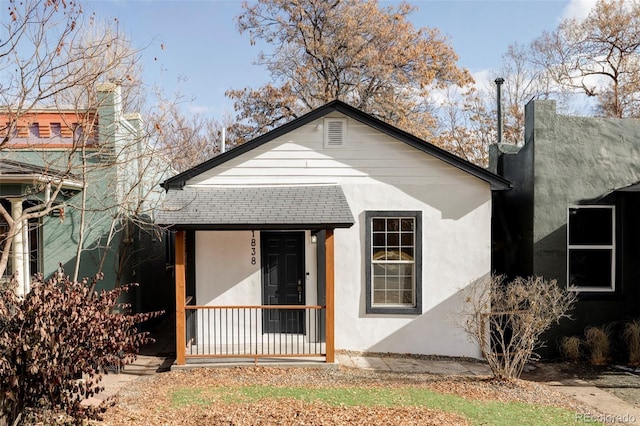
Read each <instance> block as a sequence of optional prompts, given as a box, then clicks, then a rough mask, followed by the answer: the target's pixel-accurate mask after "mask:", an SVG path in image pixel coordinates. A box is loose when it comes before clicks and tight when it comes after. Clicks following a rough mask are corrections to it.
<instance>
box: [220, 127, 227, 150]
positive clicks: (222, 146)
mask: <svg viewBox="0 0 640 426" xmlns="http://www.w3.org/2000/svg"><path fill="white" fill-rule="evenodd" d="M226 151H227V129H226V128H225V127H223V128H222V136H221V141H220V154H224V153H225V152H226Z"/></svg>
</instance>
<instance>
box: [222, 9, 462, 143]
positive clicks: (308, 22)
mask: <svg viewBox="0 0 640 426" xmlns="http://www.w3.org/2000/svg"><path fill="white" fill-rule="evenodd" d="M243 7H244V13H243V14H242V15H240V16H239V17H238V28H239V30H240V32H248V33H249V34H250V36H251V42H252V43H254V42H255V41H256V40H263V41H266V42H267V43H269V44H270V45H272V46H273V50H272V51H271V52H262V53H261V54H260V55H259V57H258V61H257V63H258V64H260V65H263V66H265V67H266V69H267V70H268V71H269V73H270V75H271V80H272V83H271V84H267V85H265V86H263V87H260V88H257V89H248V88H245V89H241V90H231V91H229V92H227V96H229V97H230V98H231V99H234V100H235V109H236V111H237V119H238V122H239V123H242V125H239V126H240V128H241V132H239V133H241V134H244V135H246V137H247V138H251V137H254V136H256V135H258V134H261V133H263V132H265V131H267V130H270V129H272V128H274V127H277V126H279V125H281V124H283V123H285V122H287V121H290V120H291V119H294V118H296V117H299V116H300V115H302V114H303V113H305V112H307V111H309V110H311V109H313V108H316V107H318V106H320V105H322V104H324V103H327V102H329V101H332V100H334V99H339V100H342V101H345V102H347V103H350V104H352V105H353V106H355V107H357V108H359V109H361V110H363V111H365V112H367V113H369V114H372V115H373V116H375V117H378V118H380V119H382V120H383V121H386V122H388V123H391V124H393V125H395V126H397V127H400V128H402V129H403V130H406V131H409V132H411V133H414V134H416V135H417V136H420V137H423V138H428V137H431V136H432V135H433V134H434V132H435V130H436V126H437V119H436V117H435V116H434V112H433V105H432V103H431V102H430V100H429V99H430V98H429V96H430V94H431V92H432V90H433V89H435V88H444V87H446V86H448V85H451V84H454V85H459V86H464V85H466V84H468V83H470V82H471V81H472V79H471V77H470V75H469V73H468V72H467V71H466V70H464V69H461V68H459V67H458V66H457V65H456V61H457V56H456V54H455V52H454V51H453V49H452V47H451V45H450V43H449V40H448V39H447V38H446V37H444V36H443V35H442V34H440V33H439V32H438V30H436V29H432V28H420V29H415V28H414V27H413V25H412V24H411V23H410V21H409V20H408V19H407V17H408V15H409V14H410V13H412V12H413V11H414V8H413V7H411V6H409V5H407V4H405V3H402V4H400V5H398V6H396V7H389V8H386V9H381V8H379V7H378V2H376V1H373V0H367V1H361V0H331V1H325V0H303V1H292V0H260V1H258V2H256V3H251V4H248V3H245V4H244V5H243Z"/></svg>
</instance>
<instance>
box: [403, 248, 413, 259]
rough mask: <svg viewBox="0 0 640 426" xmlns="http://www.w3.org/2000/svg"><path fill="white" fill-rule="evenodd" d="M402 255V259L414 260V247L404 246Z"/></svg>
mask: <svg viewBox="0 0 640 426" xmlns="http://www.w3.org/2000/svg"><path fill="white" fill-rule="evenodd" d="M400 257H401V259H402V260H413V248H409V247H403V248H402V254H401V255H400Z"/></svg>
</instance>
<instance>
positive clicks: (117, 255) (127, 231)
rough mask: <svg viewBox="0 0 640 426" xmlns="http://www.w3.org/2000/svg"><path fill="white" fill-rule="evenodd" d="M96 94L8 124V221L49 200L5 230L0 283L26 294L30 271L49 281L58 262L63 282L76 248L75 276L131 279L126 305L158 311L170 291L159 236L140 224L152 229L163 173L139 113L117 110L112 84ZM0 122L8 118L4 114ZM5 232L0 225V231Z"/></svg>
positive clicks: (114, 281) (2, 179)
mask: <svg viewBox="0 0 640 426" xmlns="http://www.w3.org/2000/svg"><path fill="white" fill-rule="evenodd" d="M97 90H98V93H97V98H98V104H97V105H98V106H97V108H94V109H88V110H85V111H78V110H77V109H59V108H53V109H52V108H49V109H39V110H32V111H29V112H28V113H26V114H24V115H22V116H21V117H20V118H19V119H18V120H17V121H16V122H15V125H14V126H11V127H9V128H8V132H9V133H8V136H9V139H8V142H6V143H5V144H4V145H3V146H2V150H0V202H2V203H3V205H4V206H5V207H6V208H7V210H8V211H9V212H10V213H11V215H12V217H14V218H18V217H20V216H21V214H22V212H24V211H26V209H29V208H33V207H37V206H39V205H43V203H44V202H45V200H50V199H51V198H50V197H55V199H54V205H55V206H57V207H56V208H55V209H54V210H53V211H51V212H50V213H49V214H47V215H45V216H42V217H37V218H33V219H30V220H29V221H28V223H25V224H23V225H24V226H22V227H21V228H19V229H21V230H20V231H19V232H15V235H14V238H13V243H12V249H11V255H10V261H9V265H8V268H7V273H6V274H5V277H6V276H9V275H11V274H15V275H16V278H17V281H18V292H19V293H26V292H28V291H29V288H30V278H31V277H32V276H33V275H34V274H35V273H43V274H44V276H45V277H51V276H53V275H54V274H56V273H57V272H59V271H60V269H61V268H60V265H62V270H63V271H64V274H65V275H70V276H73V275H74V272H75V269H76V260H77V253H78V247H80V261H79V263H78V264H79V269H78V278H79V279H82V278H83V277H91V276H94V275H95V273H96V272H97V271H98V270H99V269H100V268H101V269H102V271H103V272H104V280H103V281H102V282H101V283H100V287H101V288H104V287H113V286H114V285H118V284H125V283H131V282H137V283H139V284H140V287H139V289H136V290H135V291H134V292H133V294H132V295H131V298H130V299H129V300H130V301H131V302H132V303H134V307H135V308H137V309H138V310H149V309H166V308H167V307H169V306H172V303H173V302H172V301H173V299H172V294H173V292H172V279H171V276H170V273H169V272H166V269H167V268H166V259H165V253H166V249H165V238H164V234H163V233H161V232H157V230H154V229H152V228H151V227H150V226H149V227H147V226H144V223H152V221H153V213H152V212H153V209H154V208H155V206H156V204H157V203H158V202H159V200H160V199H161V197H162V196H163V191H162V189H161V188H160V187H159V186H158V183H159V182H161V181H162V180H164V179H166V177H168V176H170V175H171V174H172V170H171V169H170V168H169V166H168V165H167V163H166V162H164V161H163V160H162V156H158V155H154V154H155V153H154V152H153V147H152V146H150V145H149V144H148V143H147V139H146V138H145V137H144V136H145V135H144V134H143V130H142V122H141V118H140V116H139V114H125V113H124V112H123V110H122V100H121V93H120V90H121V89H120V86H118V85H116V84H112V83H105V84H101V85H99V86H98V88H97ZM2 119H4V122H5V123H6V122H9V121H10V120H11V116H10V114H9V112H5V113H0V120H2ZM83 158H84V161H83ZM56 188H59V189H60V191H59V192H57V191H56ZM81 211H84V212H85V215H84V223H83V222H81ZM7 228H8V225H7V223H6V221H2V220H0V230H2V229H3V230H4V231H5V232H3V233H2V234H4V235H6V230H7ZM2 234H0V235H2Z"/></svg>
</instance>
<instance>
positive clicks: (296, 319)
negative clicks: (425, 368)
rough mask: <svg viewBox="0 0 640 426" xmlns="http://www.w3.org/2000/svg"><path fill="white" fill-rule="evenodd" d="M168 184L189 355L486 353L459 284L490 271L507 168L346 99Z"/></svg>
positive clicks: (181, 348) (181, 329)
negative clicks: (497, 197)
mask: <svg viewBox="0 0 640 426" xmlns="http://www.w3.org/2000/svg"><path fill="white" fill-rule="evenodd" d="M163 186H164V188H165V190H166V191H167V194H166V199H165V203H164V206H163V210H162V211H161V212H158V214H157V221H158V222H159V223H162V224H166V225H170V226H171V227H172V228H173V229H174V230H175V231H176V240H175V241H176V243H175V245H176V251H175V252H176V270H175V272H176V312H177V326H176V327H177V328H176V331H177V346H178V348H177V364H184V363H186V362H187V361H188V360H189V359H191V358H204V357H218V356H225V357H230V356H231V357H236V356H237V357H245V356H246V357H256V358H257V357H263V356H268V357H272V356H273V357H275V356H292V357H299V356H321V357H325V359H326V361H327V362H333V361H334V351H335V350H353V351H368V352H395V353H414V354H438V355H450V356H470V357H479V356H480V352H479V349H478V348H477V347H475V346H474V345H473V344H471V343H470V342H469V340H468V339H467V337H466V336H465V335H464V333H463V332H462V331H461V329H460V328H459V325H458V324H457V323H456V315H457V314H458V313H459V312H460V311H461V304H462V300H461V296H460V291H461V290H462V289H463V288H464V287H466V286H468V285H469V284H471V283H472V282H474V281H476V280H478V279H480V278H482V277H484V276H486V275H487V274H489V273H490V272H491V214H492V191H501V190H506V189H508V188H509V183H508V181H506V180H505V179H503V178H501V177H499V176H497V175H495V174H493V173H491V172H489V171H487V170H485V169H483V168H481V167H478V166H476V165H474V164H471V163H469V162H467V161H465V160H462V159H460V158H458V157H456V156H454V155H452V154H450V153H448V152H446V151H443V150H441V149H439V148H437V147H435V146H433V145H431V144H429V143H427V142H424V141H422V140H420V139H418V138H416V137H414V136H412V135H410V134H408V133H406V132H403V131H401V130H399V129H397V128H395V127H393V126H390V125H388V124H385V123H383V122H382V121H380V120H378V119H376V118H373V117H371V116H369V115H367V114H365V113H363V112H361V111H359V110H357V109H355V108H353V107H351V106H349V105H347V104H345V103H342V102H340V101H334V102H331V103H329V104H327V105H325V106H322V107H320V108H318V109H316V110H314V111H312V112H310V113H308V114H306V115H304V116H303V117H300V118H299V119H296V120H294V121H292V122H290V123H288V124H286V125H284V126H281V127H279V128H277V129H275V130H273V131H271V132H269V133H267V134H265V135H262V136H260V137H258V138H256V139H254V140H252V141H250V142H248V143H246V144H244V145H241V146H239V147H237V148H235V149H233V150H231V151H229V152H226V153H224V154H221V155H219V156H217V157H214V158H212V159H211V160H209V161H207V162H205V163H202V164H200V165H198V166H196V167H194V168H193V169H191V170H188V171H186V172H183V173H181V174H179V175H177V176H175V177H173V178H171V179H168V180H167V181H165V182H164V184H163Z"/></svg>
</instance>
